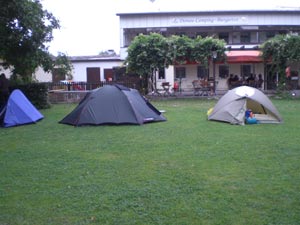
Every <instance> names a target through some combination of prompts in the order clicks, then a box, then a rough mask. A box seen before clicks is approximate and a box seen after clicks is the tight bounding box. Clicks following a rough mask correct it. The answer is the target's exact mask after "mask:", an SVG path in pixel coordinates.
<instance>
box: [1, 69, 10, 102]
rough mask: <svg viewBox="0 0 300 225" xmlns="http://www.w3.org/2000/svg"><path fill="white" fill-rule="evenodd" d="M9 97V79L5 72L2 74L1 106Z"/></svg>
mask: <svg viewBox="0 0 300 225" xmlns="http://www.w3.org/2000/svg"><path fill="white" fill-rule="evenodd" d="M8 97H9V80H8V79H7V78H6V76H5V74H4V73H1V75H0V107H2V106H4V105H5V104H6V102H7V100H8Z"/></svg>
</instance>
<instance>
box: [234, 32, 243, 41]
mask: <svg viewBox="0 0 300 225" xmlns="http://www.w3.org/2000/svg"><path fill="white" fill-rule="evenodd" d="M240 42H241V41H240V33H239V32H233V33H232V44H240Z"/></svg>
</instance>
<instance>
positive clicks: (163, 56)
mask: <svg viewBox="0 0 300 225" xmlns="http://www.w3.org/2000/svg"><path fill="white" fill-rule="evenodd" d="M225 45H226V43H225V41H224V40H219V39H215V38H212V37H207V38H202V37H200V36H199V37H197V38H196V39H195V40H193V39H191V38H189V37H187V36H177V35H172V36H170V37H168V38H165V37H163V36H162V35H160V34H157V33H152V34H150V35H142V34H141V35H139V36H136V37H135V39H134V40H133V41H132V43H131V44H130V46H129V47H128V56H127V58H126V60H125V64H126V65H127V71H129V72H135V73H137V74H140V75H141V76H142V77H145V78H146V81H148V78H150V79H149V80H150V83H151V84H154V85H152V86H151V88H152V91H153V90H154V89H155V87H156V85H155V76H154V75H155V73H156V72H157V71H158V70H162V69H164V68H167V67H168V66H169V65H174V64H186V63H188V62H198V63H201V64H204V65H206V66H208V63H209V60H211V58H212V52H213V51H215V52H216V57H217V58H216V59H217V60H224V59H225V50H226V48H225Z"/></svg>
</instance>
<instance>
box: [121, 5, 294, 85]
mask: <svg viewBox="0 0 300 225" xmlns="http://www.w3.org/2000/svg"><path fill="white" fill-rule="evenodd" d="M117 15H118V16H119V18H120V43H121V49H120V57H121V59H122V60H123V59H125V58H126V56H127V47H128V46H129V45H130V43H131V41H132V40H133V38H134V37H135V36H136V35H139V34H150V33H151V32H157V33H160V34H162V35H163V36H166V37H168V36H171V35H174V34H175V35H187V36H189V37H191V38H194V37H196V36H198V35H201V36H202V37H205V36H214V37H216V38H220V39H224V40H225V41H226V43H227V47H228V49H230V50H229V51H228V52H227V57H228V58H227V63H226V64H225V63H223V64H214V63H211V64H210V66H209V69H208V70H207V69H206V68H204V66H203V65H195V64H190V65H188V64H187V65H179V66H171V67H169V68H168V69H167V70H166V74H165V76H160V77H159V76H158V77H157V79H158V85H160V83H162V82H166V81H167V82H171V84H173V82H174V81H175V80H178V78H179V76H181V77H182V79H181V86H182V89H191V88H192V81H193V80H197V79H200V78H208V79H210V80H211V79H213V78H214V77H215V83H216V84H217V85H216V90H217V91H225V90H227V89H228V86H227V76H228V75H229V74H233V75H238V76H239V77H240V78H247V77H249V76H250V74H254V75H258V74H261V75H262V76H263V79H264V81H265V82H264V84H263V86H262V88H264V89H272V88H273V87H274V80H276V75H275V74H271V73H269V72H268V69H269V66H268V65H264V63H263V61H262V59H261V57H260V53H261V52H260V51H259V45H260V44H262V43H263V42H265V41H266V40H267V39H268V38H271V37H274V36H275V35H277V34H288V33H291V34H295V35H298V34H300V10H299V9H298V10H287V9H284V10H282V9H280V10H259V11H253V10H241V11H238V10H232V11H229V10H226V11H219V10H218V11H197V12H152V13H151V12H149V13H144V12H143V13H119V14H117ZM291 69H292V71H293V72H294V74H299V71H300V65H299V64H295V65H292V68H291ZM297 79H298V76H297ZM295 80H296V79H295ZM296 82H297V83H298V80H296Z"/></svg>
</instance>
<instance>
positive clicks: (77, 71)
mask: <svg viewBox="0 0 300 225" xmlns="http://www.w3.org/2000/svg"><path fill="white" fill-rule="evenodd" d="M72 64H73V67H74V69H73V81H86V80H87V72H86V70H87V68H92V67H98V68H100V80H101V81H104V80H105V79H104V69H112V68H113V67H117V66H121V65H122V62H121V61H118V62H88V61H85V62H72Z"/></svg>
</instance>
